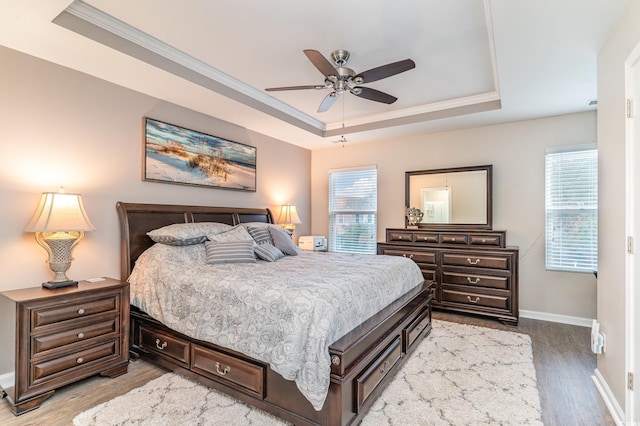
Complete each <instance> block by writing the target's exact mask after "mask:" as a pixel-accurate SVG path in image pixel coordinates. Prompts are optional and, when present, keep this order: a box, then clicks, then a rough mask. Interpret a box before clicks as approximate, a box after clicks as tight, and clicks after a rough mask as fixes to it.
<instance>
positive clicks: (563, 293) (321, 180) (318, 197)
mask: <svg viewBox="0 0 640 426" xmlns="http://www.w3.org/2000/svg"><path fill="white" fill-rule="evenodd" d="M595 141H596V114H595V112H587V113H580V114H572V115H565V116H559V117H552V118H545V119H540V120H532V121H522V122H516V123H510V124H504V125H499V126H489V127H481V128H474V129H467V130H460V131H456V132H448V133H441V134H435V135H424V136H415V137H405V138H401V139H394V140H388V141H382V142H375V143H368V144H360V145H358V144H353V145H345V147H337V148H332V149H324V150H317V151H313V153H312V173H311V181H312V190H311V194H312V217H313V224H312V229H311V231H312V232H313V233H314V234H316V235H326V234H327V232H328V215H327V206H328V204H327V196H328V187H327V182H328V178H327V176H328V171H329V169H334V168H341V167H353V166H362V165H372V164H375V165H377V167H378V241H383V240H384V230H385V228H388V227H403V226H404V203H405V200H404V194H405V191H404V182H405V171H412V170H426V169H438V168H444V167H460V166H472V165H485V164H493V181H494V184H493V195H494V204H493V224H494V229H506V230H507V231H508V232H507V244H508V245H511V246H519V247H520V309H521V310H528V311H534V312H540V313H545V314H553V315H564V316H569V317H578V318H595V316H596V281H595V278H594V277H593V275H592V274H585V273H569V272H553V271H546V270H545V262H544V155H545V148H546V147H552V146H559V145H577V144H585V143H595Z"/></svg>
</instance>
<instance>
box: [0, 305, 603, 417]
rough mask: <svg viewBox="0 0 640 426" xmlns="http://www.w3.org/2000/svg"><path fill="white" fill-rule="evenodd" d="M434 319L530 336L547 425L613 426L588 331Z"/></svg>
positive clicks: (100, 393) (114, 389)
mask: <svg viewBox="0 0 640 426" xmlns="http://www.w3.org/2000/svg"><path fill="white" fill-rule="evenodd" d="M434 318H436V319H442V320H447V321H455V322H461V323H465V324H473V325H479V326H485V327H491V328H497V329H502V330H508V331H516V332H519V333H525V334H528V335H529V336H531V341H532V344H533V358H534V364H535V367H536V375H537V379H538V390H539V393H540V400H541V404H542V417H543V422H544V424H545V425H547V426H573V425H576V426H582V425H585V426H586V425H589V426H599V425H603V426H613V425H615V423H614V421H613V419H612V417H611V416H610V415H609V413H608V411H607V408H606V406H605V404H604V402H603V401H602V399H601V398H600V395H599V394H598V391H597V390H596V387H595V385H594V384H593V382H592V381H591V375H592V374H593V371H594V369H595V368H596V358H595V355H593V354H592V353H591V351H590V349H589V334H590V330H589V329H588V328H585V327H577V326H571V325H566V324H557V323H552V322H546V321H536V320H531V319H526V318H521V319H520V324H519V325H518V326H517V327H510V326H505V325H502V324H500V323H499V322H497V321H495V320H490V319H484V318H481V317H475V316H467V315H456V314H450V313H444V312H436V313H434ZM164 373H165V370H163V369H161V368H159V367H156V366H154V365H151V364H149V363H146V362H144V361H135V362H132V363H130V364H129V372H128V373H127V374H125V375H123V376H120V377H116V378H114V379H108V378H105V377H99V376H96V377H91V378H88V379H85V380H83V381H81V382H78V383H76V384H73V385H69V386H66V387H64V388H62V389H59V390H58V391H56V393H55V394H54V395H53V396H52V397H51V398H49V399H48V400H47V401H45V402H44V403H43V404H42V406H41V407H40V408H38V409H36V410H34V411H31V412H29V413H25V414H23V415H21V416H18V417H15V416H14V415H13V414H12V413H11V410H10V407H9V404H8V403H7V402H6V401H0V425H3V426H18V425H20V426H27V425H28V426H31V425H33V426H36V425H37V426H40V425H48V426H57V425H60V426H63V425H71V424H72V420H73V418H74V417H75V416H76V415H77V414H79V413H80V412H82V411H84V410H87V409H89V408H91V407H94V406H95V405H98V404H100V403H102V402H105V401H108V400H110V399H113V398H115V397H116V396H118V395H122V394H124V393H126V392H128V391H129V390H131V389H134V388H137V387H139V386H142V385H143V384H145V383H147V382H148V381H150V380H152V379H154V378H156V377H159V376H161V375H162V374H164Z"/></svg>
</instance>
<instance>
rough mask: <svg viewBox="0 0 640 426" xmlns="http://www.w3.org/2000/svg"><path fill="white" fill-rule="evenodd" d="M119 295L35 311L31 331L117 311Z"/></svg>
mask: <svg viewBox="0 0 640 426" xmlns="http://www.w3.org/2000/svg"><path fill="white" fill-rule="evenodd" d="M118 299H119V295H118V294H113V295H110V296H107V297H103V298H99V299H95V298H94V299H87V300H85V301H73V302H70V303H67V304H60V305H56V306H54V307H51V308H38V309H36V310H34V311H33V312H32V313H31V315H32V321H31V329H32V330H33V331H35V330H37V329H38V328H39V327H43V326H45V325H49V324H54V323H57V322H62V321H67V320H71V319H76V318H83V317H86V316H89V315H93V314H99V313H101V312H110V311H114V312H115V311H116V310H118V309H119V303H118V302H119V300H118Z"/></svg>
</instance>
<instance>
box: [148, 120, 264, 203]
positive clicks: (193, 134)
mask: <svg viewBox="0 0 640 426" xmlns="http://www.w3.org/2000/svg"><path fill="white" fill-rule="evenodd" d="M256 151H257V150H256V147H254V146H250V145H245V144H242V143H238V142H233V141H230V140H227V139H224V138H220V137H217V136H212V135H208V134H206V133H201V132H197V131H195V130H189V129H185V128H184V127H180V126H176V125H174V124H169V123H165V122H162V121H158V120H154V119H151V118H148V117H145V119H144V159H143V164H142V180H145V181H153V182H166V183H177V184H182V185H196V186H208V187H213V188H221V189H233V190H239V191H255V190H256Z"/></svg>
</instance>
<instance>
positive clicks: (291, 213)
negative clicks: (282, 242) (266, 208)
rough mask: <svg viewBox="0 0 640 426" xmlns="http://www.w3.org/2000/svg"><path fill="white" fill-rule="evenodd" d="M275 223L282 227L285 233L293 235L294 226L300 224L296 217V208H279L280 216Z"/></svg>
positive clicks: (298, 218) (289, 205) (284, 206)
mask: <svg viewBox="0 0 640 426" xmlns="http://www.w3.org/2000/svg"><path fill="white" fill-rule="evenodd" d="M276 223H277V224H278V225H280V226H282V227H283V228H284V229H286V230H287V231H290V232H291V233H293V231H294V230H295V229H296V225H297V224H300V223H302V221H301V220H300V217H298V210H297V209H296V206H292V205H291V204H285V205H283V206H282V207H281V208H280V215H279V216H278V220H277V221H276Z"/></svg>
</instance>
